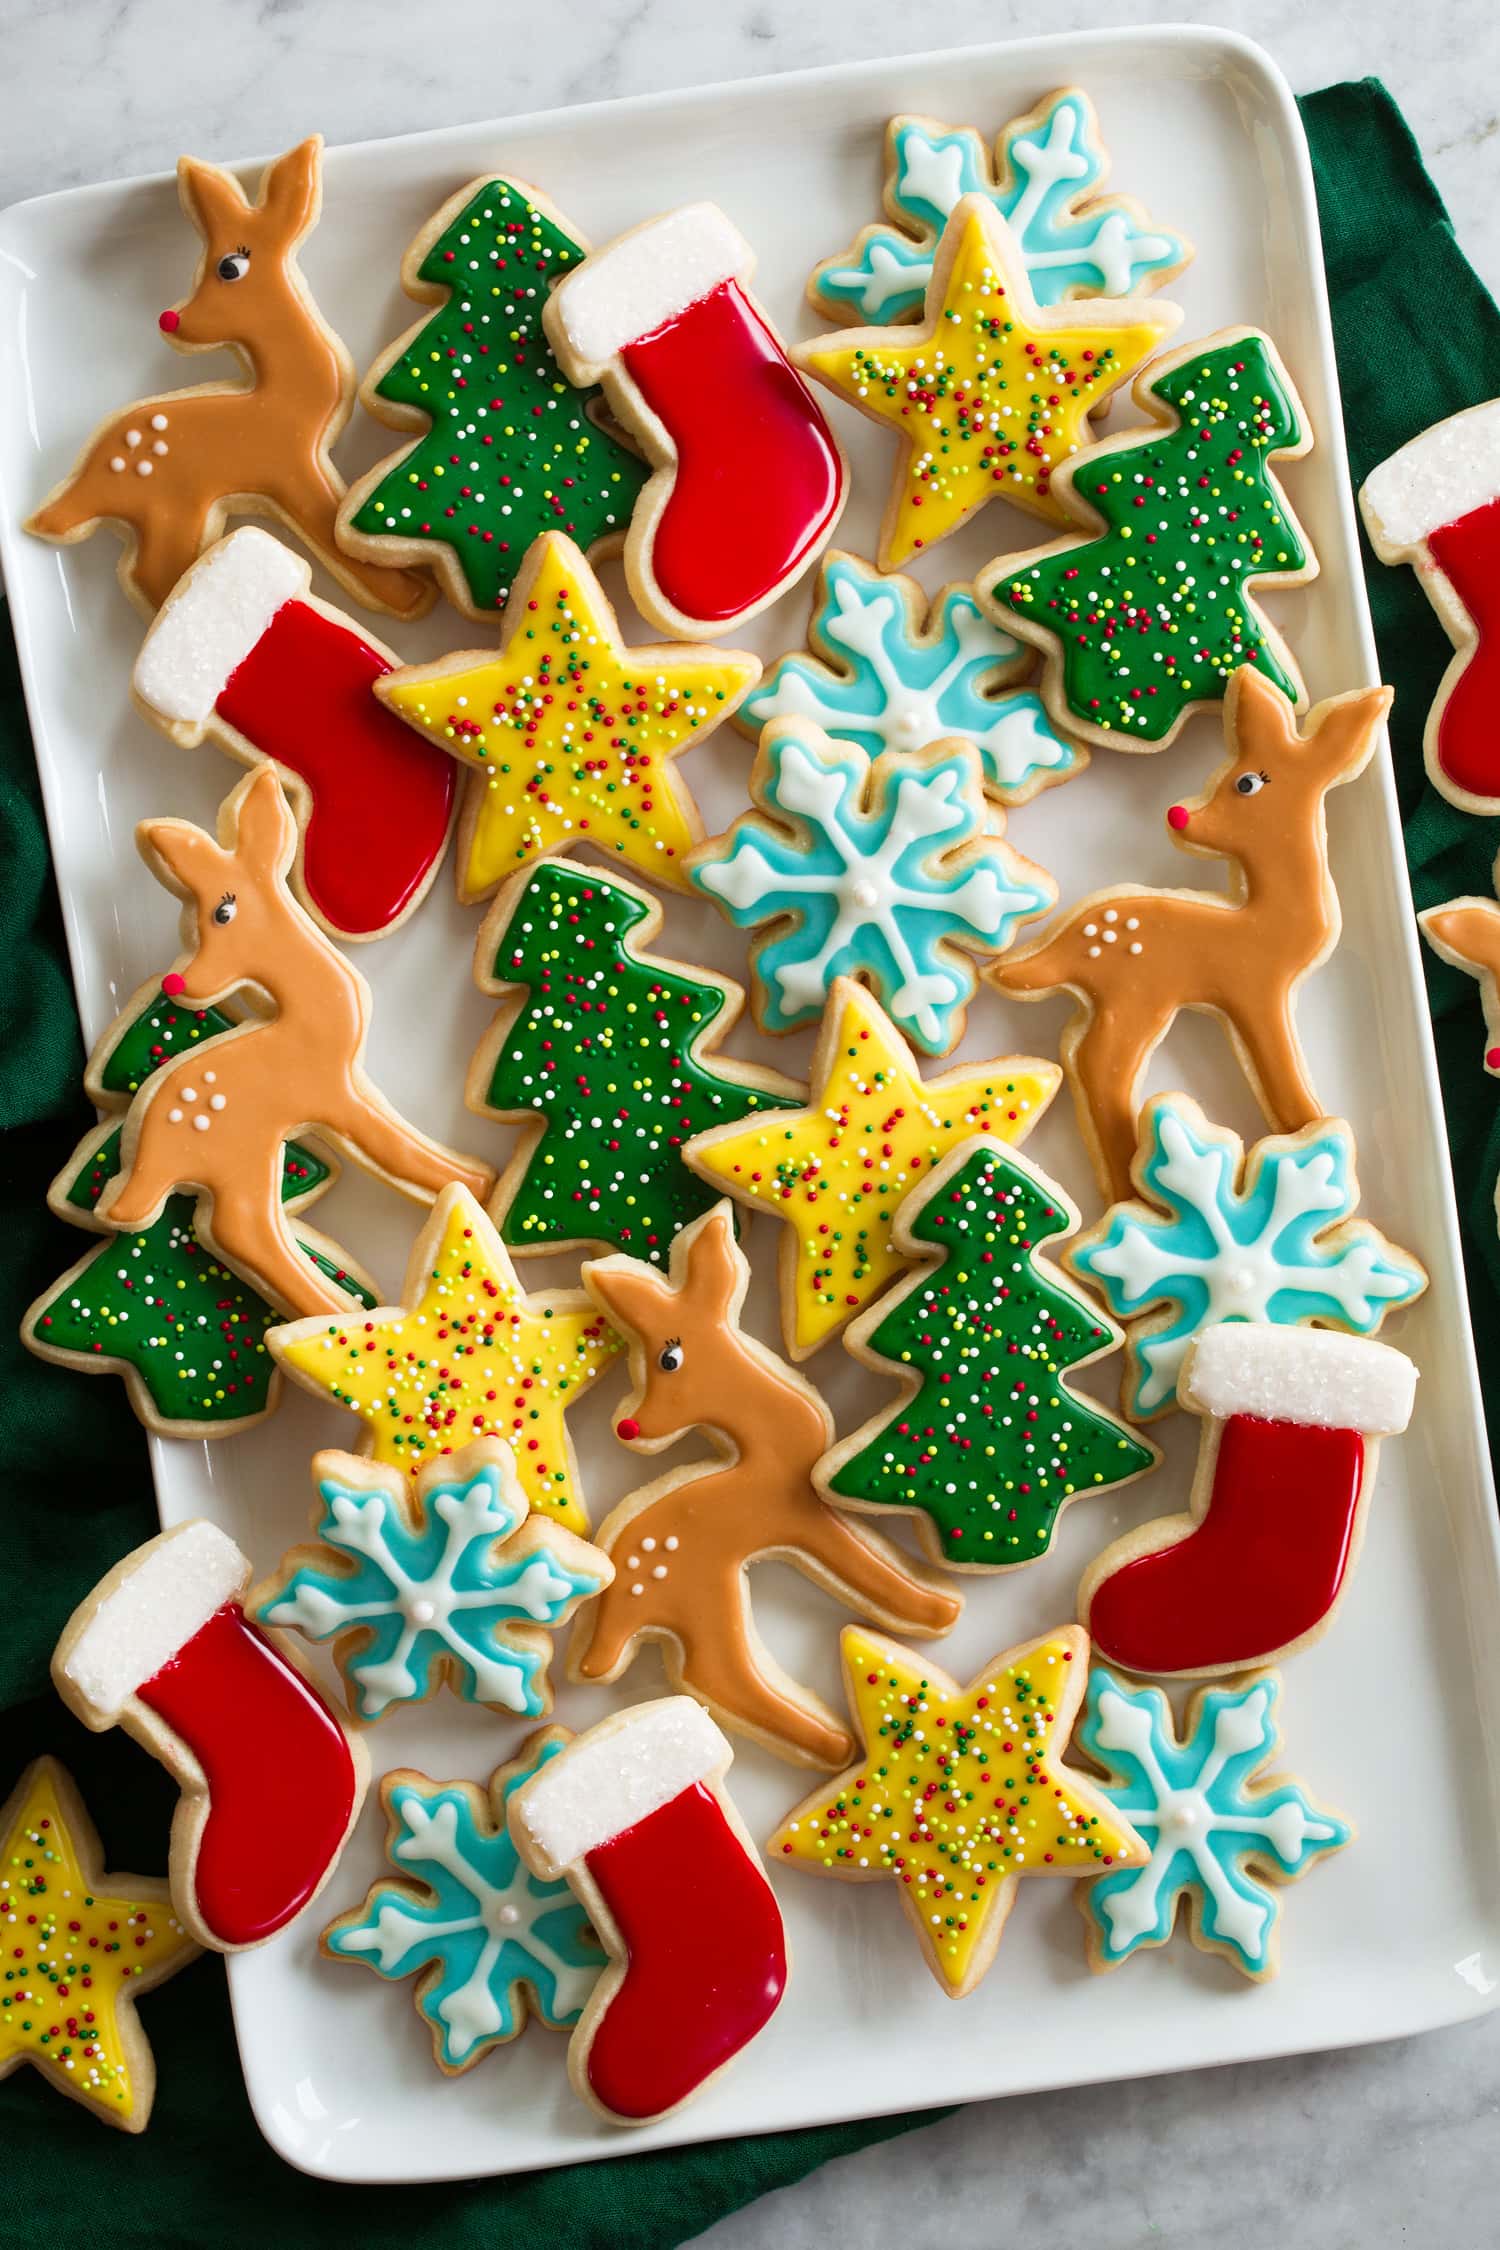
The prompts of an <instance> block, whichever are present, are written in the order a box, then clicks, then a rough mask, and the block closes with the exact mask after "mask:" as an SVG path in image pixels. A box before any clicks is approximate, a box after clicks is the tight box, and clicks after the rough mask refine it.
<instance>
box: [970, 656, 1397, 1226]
mask: <svg viewBox="0 0 1500 2250" xmlns="http://www.w3.org/2000/svg"><path fill="white" fill-rule="evenodd" d="M1390 702H1391V691H1390V689H1389V688H1357V689H1355V690H1354V691H1353V692H1352V693H1351V694H1348V695H1336V696H1332V697H1330V698H1329V700H1328V701H1327V702H1326V703H1320V704H1319V705H1318V706H1317V708H1316V709H1315V710H1314V711H1312V712H1311V713H1310V714H1309V716H1308V720H1307V725H1306V728H1305V730H1304V731H1303V732H1302V733H1301V734H1299V733H1298V731H1297V721H1296V716H1295V713H1294V712H1293V709H1292V706H1291V704H1290V703H1289V702H1288V701H1287V699H1286V697H1285V695H1284V694H1283V693H1282V691H1281V689H1280V688H1279V687H1277V686H1276V685H1275V684H1274V683H1273V682H1272V681H1270V680H1268V679H1267V678H1266V677H1265V675H1264V674H1263V673H1262V672H1259V671H1257V670H1256V669H1255V668H1254V667H1253V666H1251V665H1248V664H1244V665H1241V666H1240V668H1239V669H1238V671H1236V672H1235V674H1234V676H1233V678H1232V679H1231V681H1230V683H1229V687H1228V689H1227V690H1226V692H1225V698H1224V735H1225V740H1226V743H1227V745H1228V750H1229V756H1228V759H1227V760H1226V762H1225V764H1224V765H1222V766H1221V767H1220V769H1219V772H1218V774H1217V775H1216V776H1215V778H1214V781H1213V783H1212V784H1211V786H1210V787H1209V789H1208V790H1207V791H1206V792H1205V794H1204V795H1203V796H1201V797H1197V798H1194V799H1193V800H1192V801H1191V802H1190V803H1188V804H1184V805H1173V806H1172V807H1171V809H1170V810H1169V812H1168V814H1167V823H1168V826H1169V827H1170V828H1171V830H1172V833H1173V836H1174V838H1175V839H1176V840H1177V841H1178V842H1179V843H1180V844H1181V845H1182V847H1183V849H1184V851H1190V852H1196V853H1198V854H1200V855H1201V856H1203V857H1205V858H1217V859H1229V860H1233V861H1234V863H1235V869H1234V875H1233V878H1232V883H1231V888H1230V890H1229V892H1228V893H1227V895H1225V896H1223V897H1215V896H1213V895H1211V894H1210V893H1208V892H1205V891H1178V890H1154V891H1147V890H1139V891H1136V890H1114V891H1095V892H1093V893H1092V894H1091V896H1089V897H1088V898H1085V899H1082V900H1080V902H1079V904H1078V905H1077V906H1075V907H1074V908H1072V910H1071V911H1070V912H1069V913H1068V914H1067V915H1066V916H1065V917H1064V919H1063V920H1062V922H1061V923H1059V924H1056V925H1054V927H1053V928H1052V929H1051V930H1044V931H1043V932H1042V933H1041V935H1040V937H1039V938H1038V939H1037V940H1036V941H1035V943H1034V944H1031V945H1028V946H1023V947H1021V948H1020V949H1019V950H1018V951H1017V952H1015V953H1012V954H1010V955H1008V956H1007V958H1006V959H1004V960H1003V961H997V962H995V963H994V964H993V965H992V966H990V967H989V968H988V969H987V970H986V972H985V973H986V974H987V975H988V976H990V977H992V978H993V980H994V982H995V983H996V984H997V985H999V987H1000V989H1001V990H1002V991H1003V992H1009V993H1013V994H1014V995H1015V997H1016V998H1017V999H1019V1000H1036V999H1041V998H1042V997H1043V996H1044V995H1045V994H1047V993H1049V992H1056V991H1058V990H1059V989H1060V988H1063V987H1066V988H1067V990H1069V991H1070V992H1073V993H1075V994H1076V995H1077V997H1078V999H1079V1001H1080V1003H1081V1006H1080V1008H1079V1012H1078V1013H1077V1015H1075V1016H1074V1018H1073V1020H1072V1022H1071V1023H1070V1024H1069V1025H1068V1027H1067V1029H1066V1030H1065V1031H1064V1033H1063V1040H1062V1060H1063V1067H1064V1069H1065V1070H1066V1071H1067V1073H1068V1077H1069V1079H1070V1081H1071V1083H1072V1087H1073V1099H1074V1102H1075V1103H1076V1105H1077V1109H1078V1123H1079V1129H1080V1131H1081V1132H1082V1134H1083V1137H1084V1140H1085V1142H1086V1143H1087V1144H1088V1149H1089V1153H1090V1155H1091V1156H1092V1158H1093V1160H1094V1169H1095V1171H1096V1173H1097V1174H1098V1177H1099V1182H1100V1185H1101V1186H1102V1187H1103V1189H1104V1190H1105V1192H1106V1194H1107V1195H1109V1196H1110V1197H1112V1198H1113V1199H1114V1200H1115V1201H1116V1202H1123V1201H1124V1200H1125V1199H1126V1198H1127V1197H1128V1196H1129V1194H1130V1192H1131V1165H1132V1163H1133V1161H1134V1158H1135V1151H1136V1140H1137V1123H1136V1120H1137V1112H1138V1110H1139V1107H1140V1086H1141V1080H1142V1078H1143V1077H1144V1075H1145V1071H1146V1066H1147V1064H1148V1063H1149V1061H1150V1059H1151V1056H1152V1055H1153V1053H1154V1052H1155V1050H1156V1048H1157V1047H1158V1046H1159V1045H1160V1043H1161V1041H1162V1040H1163V1039H1164V1038H1165V1037H1166V1035H1167V1032H1168V1031H1169V1030H1170V1028H1171V1026H1172V1024H1173V1023H1174V1022H1175V1020H1176V1018H1177V1016H1178V1015H1179V1013H1180V1012H1181V1010H1182V1009H1184V1008H1202V1009H1204V1010H1206V1011H1207V1012H1208V1013H1209V1014H1210V1015H1216V1016H1218V1017H1220V1018H1221V1019H1222V1021H1223V1023H1224V1025H1225V1028H1226V1029H1227V1030H1228V1032H1229V1036H1230V1038H1231V1040H1232V1041H1233V1043H1234V1047H1235V1051H1236V1053H1237V1054H1238V1056H1239V1058H1240V1061H1241V1063H1242V1064H1243V1066H1244V1070H1245V1075H1246V1077H1247V1078H1248V1079H1249V1081H1250V1084H1251V1087H1252V1089H1253V1090H1254V1093H1255V1097H1256V1100H1257V1101H1258V1102H1259V1103H1260V1106H1261V1108H1262V1110H1263V1111H1264V1112H1265V1115H1266V1119H1267V1122H1268V1123H1269V1124H1270V1125H1272V1126H1274V1128H1275V1129H1276V1130H1277V1131H1278V1132H1281V1133H1295V1132H1297V1131H1298V1130H1299V1129H1300V1128H1301V1127H1302V1126H1304V1125H1309V1124H1311V1123H1312V1121H1313V1120H1314V1118H1318V1117H1321V1116H1322V1115H1323V1104H1322V1103H1321V1102H1320V1101H1319V1099H1318V1096H1317V1094H1316V1093H1315V1092H1314V1091H1313V1087H1312V1084H1311V1081H1310V1080H1309V1078H1308V1074H1307V1064H1306V1061H1305V1059H1304V1057H1303V1053H1302V1045H1301V1042H1300V1040H1299V1039H1298V1037H1297V1025H1296V1017H1295V1013H1294V1009H1295V1001H1296V993H1297V987H1298V986H1299V985H1300V983H1301V982H1302V979H1303V978H1304V977H1305V976H1307V975H1308V974H1309V972H1310V971H1311V970H1313V969H1316V968H1318V967H1320V966H1321V964H1322V963H1323V962H1324V961H1326V960H1327V959H1328V956H1329V955H1330V954H1331V953H1332V951H1333V949H1334V946H1335V945H1336V944H1337V943H1338V935H1339V930H1340V927H1341V917H1340V914H1339V901H1338V893H1337V892H1336V891H1335V889H1334V887H1333V881H1332V878H1331V876H1330V875H1329V872H1328V823H1327V815H1326V811H1325V805H1324V800H1325V798H1326V797H1327V795H1328V792H1329V790H1330V789H1336V788H1337V787H1338V786H1339V784H1340V783H1341V782H1345V781H1352V780H1353V779H1354V777H1355V775H1356V774H1360V773H1363V771H1364V769H1365V767H1366V766H1367V765H1368V764H1369V761H1370V758H1371V755H1372V754H1373V752H1374V749H1375V744H1376V740H1377V738H1378V735H1379V731H1380V725H1381V721H1382V720H1383V719H1384V717H1385V714H1386V712H1387V711H1388V710H1389V708H1390Z"/></svg>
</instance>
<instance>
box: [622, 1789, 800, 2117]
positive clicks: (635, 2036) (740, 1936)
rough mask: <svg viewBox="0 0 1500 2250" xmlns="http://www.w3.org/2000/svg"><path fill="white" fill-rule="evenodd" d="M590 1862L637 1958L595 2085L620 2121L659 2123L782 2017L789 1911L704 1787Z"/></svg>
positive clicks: (652, 1817) (631, 1963) (628, 1971)
mask: <svg viewBox="0 0 1500 2250" xmlns="http://www.w3.org/2000/svg"><path fill="white" fill-rule="evenodd" d="M587 1865H588V1869H589V1873H590V1874H591V1875H592V1876H593V1878H594V1881H595V1882H596V1883H597V1884H598V1886H599V1889H600V1891H601V1892H602V1894H603V1897H604V1902H605V1904H606V1905H607V1906H608V1908H609V1910H610V1912H611V1914H612V1915H613V1916H614V1919H615V1921H616V1923H617V1924H618V1926H619V1928H620V1930H621V1931H622V1933H623V1934H624V1937H625V1940H626V1943H627V1945H628V1947H629V1953H630V1958H629V1964H628V1966H627V1968H626V1971H625V1979H624V1982H623V1983H622V1984H621V1986H620V1988H619V1990H618V1992H616V1994H615V1996H614V1998H613V1999H612V2000H611V2001H610V2003H609V2006H608V2008H607V2009H606V2010H605V2012H604V2015H603V2016H602V2017H601V2019H600V2022H599V2025H598V2028H597V2030H596V2031H595V2033H594V2037H593V2041H592V2043H591V2045H590V2047H589V2061H588V2078H589V2084H590V2086H591V2087H592V2088H593V2090H594V2092H595V2093H596V2094H597V2095H598V2097H599V2099H600V2101H601V2102H603V2103H604V2105H605V2107H606V2108H607V2109H611V2110H613V2111H614V2112H615V2114H616V2115H617V2116H619V2117H655V2116H656V2115H657V2114H658V2113H659V2112H660V2111H662V2110H665V2109H672V2108H674V2107H675V2106H676V2104H677V2103H678V2102H681V2101H686V2099H687V2097H688V2095H689V2094H691V2093H693V2092H694V2091H695V2090H696V2088H698V2087H699V2086H701V2085H702V2083H703V2081H704V2079H705V2078H709V2077H711V2076H712V2074H713V2073H714V2072H715V2071H716V2070H718V2069H720V2068H721V2067H722V2065H723V2064H725V2063H727V2062H728V2061H730V2060H731V2058H732V2057H733V2056H735V2055H737V2054H738V2053H739V2051H740V2049H741V2048H742V2047H744V2046H748V2044H749V2042H750V2041H751V2040H752V2039H753V2038H754V2037H755V2034H756V2033H757V2032H758V2031H759V2030H760V2029H761V2027H762V2025H763V2024H765V2023H766V2022H767V2021H768V2020H769V2018H770V2017H771V2016H772V2015H774V2014H775V2012H776V2008H777V2006H778V2004H779V2002H780V1999H781V1995H782V1992H783V1990H784V1988H785V1985H786V1939H785V1935H784V1933H783V1931H782V1927H781V1914H780V1910H779V1909H778V1907H777V1904H776V1899H775V1896H774V1894H773V1892H772V1890H771V1886H770V1884H769V1883H768V1882H767V1881H766V1879H765V1876H764V1874H763V1873H762V1871H761V1869H760V1868H759V1867H758V1866H757V1865H756V1864H755V1863H754V1861H753V1860H751V1859H750V1857H749V1856H748V1854H747V1853H746V1850H745V1847H744V1845H743V1844H742V1843H741V1842H740V1839H739V1837H738V1836H737V1835H736V1834H735V1832H734V1830H733V1829H732V1828H731V1827H730V1825H729V1822H728V1821H727V1820H726V1819H725V1817H724V1811H723V1807H722V1806H721V1805H720V1803H719V1800H718V1798H717V1797H716V1796H714V1794H713V1792H712V1791H711V1790H709V1789H705V1788H704V1787H703V1785H702V1783H701V1782H695V1783H693V1784H692V1785H691V1786H690V1787H689V1788H687V1789H684V1790H683V1791H682V1792H681V1793H680V1795H678V1796H676V1797H674V1798H672V1799H671V1801H670V1802H669V1803H668V1804H665V1805H663V1806H661V1807H660V1809H659V1810H658V1811H656V1812H654V1813H650V1814H648V1815H647V1817H646V1818H645V1819H644V1820H640V1821H637V1822H636V1824H635V1826H634V1827H633V1828H627V1829H625V1830H624V1832H623V1833H622V1834H621V1835H618V1836H614V1837H611V1839H610V1841H609V1842H608V1843H607V1844H601V1845H600V1846H599V1848H598V1850H597V1851H592V1852H590V1853H589V1854H588V1860H587Z"/></svg>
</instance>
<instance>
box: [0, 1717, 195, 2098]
mask: <svg viewBox="0 0 1500 2250" xmlns="http://www.w3.org/2000/svg"><path fill="white" fill-rule="evenodd" d="M102 1868H103V1861H102V1858H101V1855H100V1851H99V1839H98V1837H97V1836H96V1835H95V1833H94V1827H93V1823H92V1821H91V1820H90V1819H89V1816H88V1814H87V1813H86V1812H85V1810H84V1806H83V1799H82V1798H81V1797H80V1796H79V1794H78V1791H77V1789H76V1788H75V1787H74V1785H73V1781H72V1779H71V1777H70V1776H69V1775H68V1774H67V1773H66V1772H64V1770H63V1768H62V1767H61V1766H60V1765H58V1764H57V1763H56V1761H55V1760H54V1759H52V1758H38V1759H37V1760H36V1762H35V1764H34V1765H30V1766H28V1767H27V1768H26V1771H25V1772H24V1773H23V1774H22V1776H21V1778H20V1780H19V1782H18V1783H17V1784H16V1787H15V1789H14V1791H13V1792H12V1795H11V1798H10V1801H9V1803H8V1804H7V1805H6V1806H5V1808H4V1810H3V1811H0V1964H3V1969H0V2078H4V2077H7V2076H8V2075H9V2073H10V2072H11V2071H12V2070H14V2069H16V2068H17V2067H18V2065H19V2064H21V2063H23V2062H29V2063H35V2065H36V2067H37V2069H38V2070H40V2071H41V2072H42V2074H43V2076H44V2077H46V2078H49V2079H50V2080H51V2081H52V2084H53V2085H54V2086H56V2087H58V2088H59V2089H60V2090H61V2091H62V2092H63V2093H65V2094H71V2095H72V2097H73V2099H74V2100H75V2101H79V2102H82V2103H83V2104H84V2106H85V2108H87V2109H90V2110H92V2111H93V2112H94V2114H95V2115H96V2116H98V2117H102V2118H104V2119H105V2120H106V2122H107V2123H108V2124H111V2125H119V2126H121V2127H123V2129H124V2130H125V2131H126V2132H127V2133H139V2132H140V2131H141V2130H142V2129H143V2128H144V2126H145V2123H146V2120H147V2118H148V2117H149V2116H150V2115H151V2101H152V2096H153V2095H154V2093H155V2091H156V2071H155V2068H154V2066H153V2064H152V2060H151V2049H150V2047H149V2046H148V2045H147V2043H146V2035H145V2033H144V2032H143V2031H142V2030H141V2027H140V2025H139V2024H138V2023H137V2021H136V2015H135V2003H136V2001H137V1999H138V1998H139V1997H140V1995H141V1994H142V1993H143V1992H148V1991H149V1990H150V1988H151V1986H152V1985H153V1984H160V1983H161V1981H162V1979H163V1977H169V1976H171V1975H172V1974H173V1972H174V1971H175V1970H177V1969H180V1968H182V1967H183V1966H184V1965H185V1964H186V1963H187V1962H189V1961H191V1960H192V1958H193V1955H194V1954H195V1953H197V1952H198V1951H199V1950H200V1949H199V1947H198V1946H197V1945H195V1944H194V1942H193V1940H192V1939H191V1938H190V1937H189V1936H188V1934H187V1932H186V1930H184V1928H183V1926H182V1924H181V1923H180V1922H179V1921H178V1920H177V1918H176V1916H175V1915H174V1914H173V1912H172V1907H171V1902H170V1899H169V1896H168V1891H167V1884H166V1880H165V1878H164V1877H159V1876H156V1877H153V1876H150V1875H105V1874H104V1873H103V1872H102Z"/></svg>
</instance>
